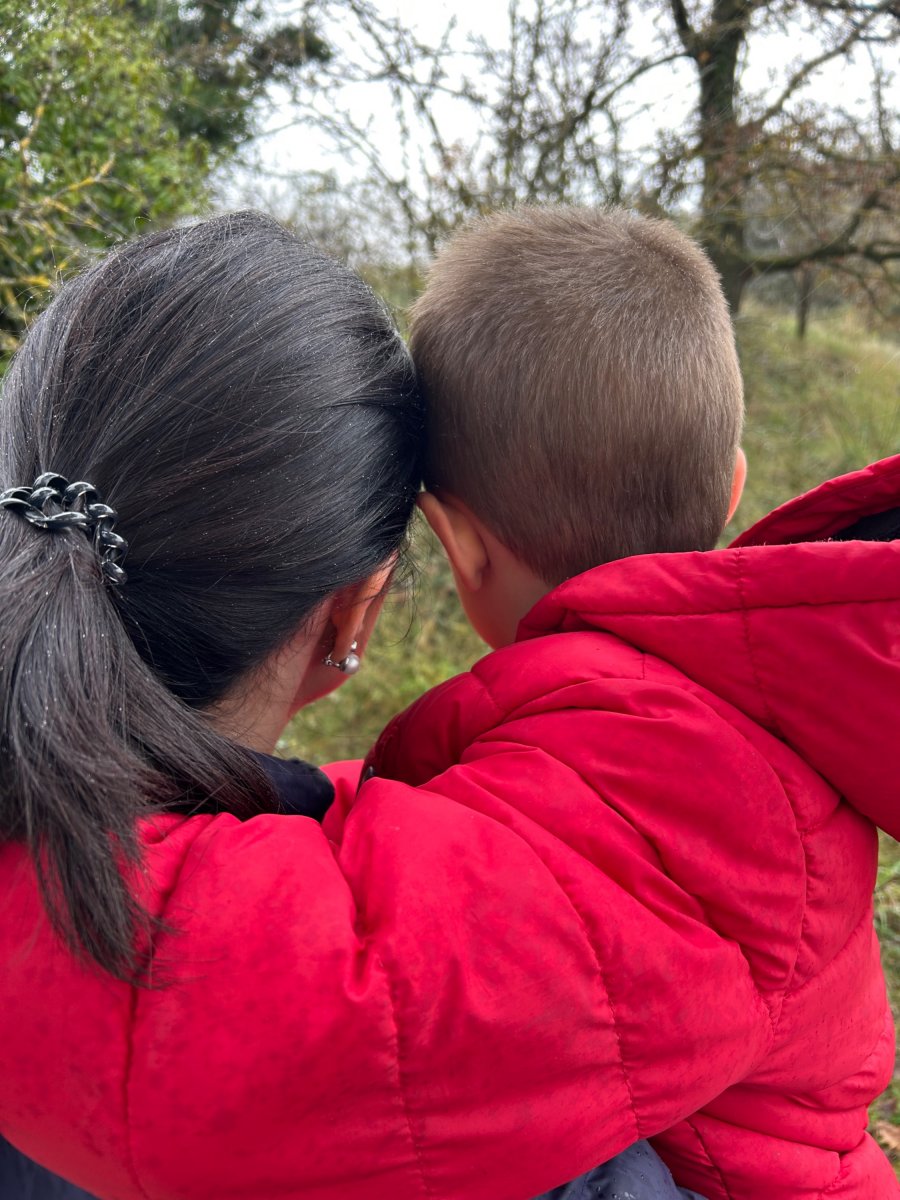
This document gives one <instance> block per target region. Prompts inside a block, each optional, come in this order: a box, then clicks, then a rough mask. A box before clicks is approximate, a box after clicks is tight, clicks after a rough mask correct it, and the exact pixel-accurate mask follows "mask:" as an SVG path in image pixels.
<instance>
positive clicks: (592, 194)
mask: <svg viewBox="0 0 900 1200" xmlns="http://www.w3.org/2000/svg"><path fill="white" fill-rule="evenodd" d="M346 3H349V6H350V8H351V10H352V11H353V14H354V17H355V19H356V22H357V30H358V36H357V38H356V48H357V51H358V53H357V55H356V57H355V58H353V59H352V61H351V60H350V59H348V58H347V57H346V56H345V57H344V58H343V59H341V58H340V57H338V58H336V60H335V62H334V63H333V64H332V69H331V78H332V81H333V84H332V86H333V89H334V91H333V94H332V95H331V96H330V97H329V109H328V112H327V113H324V114H323V111H322V109H321V106H317V105H316V104H315V103H312V104H308V105H307V109H306V112H305V114H303V115H304V116H305V119H308V120H313V121H316V122H318V123H319V124H320V126H321V125H324V126H325V127H327V128H329V129H330V130H331V131H332V132H333V134H334V136H335V138H336V140H337V141H338V143H339V144H340V145H341V146H343V147H344V148H345V149H346V150H347V151H348V152H350V153H352V154H354V155H356V156H357V157H359V156H361V157H362V159H363V160H364V161H365V162H366V163H367V165H368V170H369V171H370V173H371V175H372V176H373V177H375V178H378V179H379V180H380V181H381V184H382V186H383V189H384V192H385V194H386V195H388V196H390V197H392V199H393V201H394V203H395V204H396V205H397V207H398V208H399V210H400V211H401V212H402V213H403V215H404V217H405V219H406V222H407V226H408V229H409V231H410V237H411V240H412V241H413V242H415V241H418V242H419V244H421V245H424V247H425V248H426V249H431V248H432V247H433V245H434V243H435V242H436V240H438V238H440V237H441V236H442V235H443V234H444V233H445V232H446V231H447V230H448V229H451V228H452V227H453V226H454V225H455V224H456V223H457V222H458V221H459V220H461V219H463V218H464V217H466V216H468V215H470V214H471V213H474V212H478V211H482V210H484V209H486V208H491V207H494V206H496V205H497V204H503V203H509V202H510V201H512V200H529V201H548V200H585V199H587V200H590V201H593V202H605V201H617V200H623V199H624V200H630V201H632V202H634V203H637V204H638V205H640V206H642V207H643V208H645V209H646V210H647V211H650V212H662V213H669V214H676V215H681V216H684V215H686V214H695V219H694V221H693V229H694V232H695V233H697V235H698V236H699V237H700V239H701V240H702V241H703V243H704V244H705V245H706V247H707V249H708V251H709V253H710V255H711V256H712V258H713V260H714V261H715V263H716V265H717V267H718V268H719V271H720V273H721V275H722V279H723V284H724V287H725V291H726V295H727V296H728V299H729V302H730V304H731V306H732V308H733V309H734V310H735V311H737V309H738V308H739V306H740V303H741V300H742V298H743V294H744V290H745V288H746V285H747V283H748V282H749V281H750V280H751V279H753V278H755V277H757V276H759V275H761V274H765V273H771V272H793V271H796V270H798V269H800V268H803V267H805V266H807V265H808V264H812V263H828V264H829V268H830V269H831V270H835V269H842V270H846V271H847V272H848V273H853V272H855V273H857V274H859V273H860V272H861V273H862V276H864V277H866V278H868V277H869V276H871V275H872V274H873V273H877V274H878V275H879V276H880V278H881V279H882V281H884V280H887V281H888V283H890V284H891V285H892V286H893V285H896V284H898V281H897V278H896V264H897V263H898V261H900V230H898V225H900V156H898V146H897V121H896V116H894V115H892V114H891V113H890V110H889V107H888V106H887V105H886V104H885V103H884V88H885V83H886V73H885V69H884V65H883V63H884V61H885V59H886V58H887V55H888V54H889V53H890V49H891V48H892V47H894V46H896V45H898V44H900V9H898V6H897V4H896V0H643V3H638V0H614V2H611V3H607V2H604V0H512V2H511V4H510V8H509V26H508V37H507V39H506V43H505V45H503V46H501V47H499V48H497V47H492V46H490V45H488V44H487V43H486V42H485V41H484V40H483V39H482V40H478V39H474V40H473V41H472V42H471V43H470V45H469V46H468V50H467V54H468V57H467V59H466V60H465V61H466V62H467V63H469V64H472V63H474V68H473V67H471V66H469V67H467V68H464V69H462V70H461V69H460V67H459V65H458V64H459V62H460V58H459V47H458V46H457V45H455V44H454V43H453V39H452V30H448V33H447V35H446V36H445V38H444V40H443V41H442V42H441V43H440V44H438V45H436V46H431V47H425V46H423V45H422V44H421V43H420V42H419V41H418V40H417V39H416V37H415V36H413V34H412V33H411V32H410V31H409V30H408V29H405V28H404V27H403V26H402V25H401V24H400V23H399V22H397V21H392V20H389V19H385V18H384V17H383V16H381V15H380V11H379V9H378V7H377V6H375V5H373V4H370V3H368V2H367V0H346ZM346 3H345V6H346ZM773 33H782V34H783V33H790V34H792V35H794V36H795V37H796V38H797V40H798V45H799V46H801V47H804V48H805V53H804V54H803V55H802V56H799V57H797V58H796V59H795V60H793V61H790V62H788V63H786V64H785V65H784V67H783V68H782V70H781V72H780V75H779V77H778V78H776V79H774V80H773V82H772V85H771V86H770V88H768V89H767V90H766V91H765V93H755V92H754V91H752V90H751V89H750V88H749V86H748V85H747V83H746V80H747V77H748V71H747V68H748V65H749V64H751V63H752V61H754V60H755V59H756V57H758V56H759V55H764V54H765V53H766V49H767V41H766V39H767V37H769V36H771V35H772V34H773ZM360 46H362V47H364V49H363V50H362V51H359V47H360ZM854 54H856V55H857V58H858V59H861V58H862V55H863V54H868V55H870V56H871V68H872V80H873V92H872V96H873V99H872V105H871V107H870V110H869V112H868V113H867V114H866V115H865V117H864V119H863V120H862V122H861V121H860V119H859V117H858V116H857V115H856V114H854V113H851V112H846V111H843V110H842V109H841V108H840V107H839V106H838V105H832V106H828V107H826V106H824V105H822V104H821V103H819V104H814V103H813V102H812V101H811V100H810V98H809V90H808V85H809V83H810V81H811V80H812V79H813V78H814V77H815V76H816V74H817V72H818V71H820V70H821V69H822V68H823V67H825V66H826V64H828V63H830V62H833V61H835V60H837V61H842V60H849V58H850V56H852V55H854ZM858 65H859V63H858ZM675 72H680V74H678V75H675V74H674V73H675ZM651 75H653V77H654V79H655V80H659V79H661V78H669V77H672V78H673V79H678V80H682V81H683V84H684V86H686V87H690V88H692V89H693V104H692V115H691V117H690V119H689V120H688V122H687V124H686V126H685V127H684V128H683V129H680V130H679V129H674V128H672V127H668V128H667V127H666V124H665V114H660V116H661V117H662V120H660V122H659V124H660V125H662V127H663V128H662V130H661V132H660V133H659V136H658V138H657V140H656V141H655V143H653V144H641V143H640V142H639V141H637V140H636V135H635V129H636V127H637V122H636V116H638V115H640V113H641V111H642V108H643V107H645V106H642V101H641V96H642V90H643V88H644V86H645V85H646V83H648V82H649V81H650V76H651ZM347 78H351V79H353V80H354V81H357V80H359V79H361V78H367V79H369V80H370V81H372V82H373V83H387V85H388V86H389V87H390V89H391V93H392V96H393V99H394V106H395V111H396V113H397V119H398V128H399V135H400V139H399V140H400V141H401V143H402V144H404V145H405V146H406V147H407V154H406V156H405V157H404V160H403V164H402V167H401V168H400V170H396V169H391V168H389V167H388V166H386V164H385V161H384V156H383V151H382V147H381V146H379V145H378V144H377V143H376V142H375V141H374V140H373V138H372V136H371V133H372V131H371V127H370V125H368V124H367V123H366V122H365V121H362V122H360V121H358V120H357V119H355V116H354V113H353V112H352V111H349V110H348V109H347V108H346V107H345V108H344V109H343V110H341V108H340V103H339V97H340V89H341V85H342V83H343V82H344V81H345V80H346V79H347ZM451 99H452V100H453V101H454V102H455V103H456V104H457V106H463V108H464V109H466V110H467V111H468V114H469V115H468V116H467V117H466V118H465V121H466V122H467V123H468V124H469V126H471V124H472V122H473V115H474V120H476V121H477V123H478V127H479V133H478V134H477V135H476V136H475V137H473V138H469V139H467V140H465V141H463V140H462V139H459V138H458V137H457V138H454V137H453V136H451V135H449V134H448V133H447V129H448V128H449V127H450V125H451V123H452V121H453V120H454V119H457V118H458V113H459V108H457V118H453V117H450V116H448V113H449V111H450V110H449V109H448V102H449V101H450V100H451ZM762 177H764V178H765V180H766V194H767V195H768V196H769V197H770V199H772V200H773V201H775V200H777V201H778V203H779V204H781V203H788V204H790V205H794V206H795V205H796V200H795V199H794V198H792V195H793V196H796V194H797V193H798V192H799V191H805V193H806V194H807V195H813V194H815V195H817V196H818V197H819V202H818V203H817V206H816V208H817V212H818V214H819V219H817V220H816V221H807V222H806V226H805V236H804V238H802V239H801V238H799V237H798V238H797V240H796V241H795V242H794V244H792V246H791V247H790V248H787V247H783V246H776V247H774V248H773V247H772V246H765V245H764V244H763V243H762V241H761V239H760V238H759V237H758V236H757V233H758V228H757V226H758V225H759V224H760V222H761V221H762V220H763V218H762V216H761V214H759V213H758V212H757V213H756V214H754V213H751V212H750V211H749V209H748V197H749V196H750V195H751V193H752V192H753V189H754V188H755V187H756V185H757V184H758V182H759V180H760V179H761V178H762ZM801 177H802V178H801ZM823 181H827V185H826V186H825V187H824V189H823V190H819V191H817V189H819V187H820V185H821V184H822V183H823ZM788 184H790V186H787V185H788ZM825 197H827V199H828V213H827V219H826V214H825V212H824V206H823V203H822V201H823V200H824V198H825ZM786 216H787V212H786V210H784V209H782V210H780V211H779V210H777V209H775V208H773V209H771V210H770V211H769V212H768V213H767V214H766V215H765V218H766V220H768V222H769V225H770V227H772V226H774V224H775V223H776V222H777V221H778V220H783V219H785V218H786ZM754 221H755V222H756V225H754Z"/></svg>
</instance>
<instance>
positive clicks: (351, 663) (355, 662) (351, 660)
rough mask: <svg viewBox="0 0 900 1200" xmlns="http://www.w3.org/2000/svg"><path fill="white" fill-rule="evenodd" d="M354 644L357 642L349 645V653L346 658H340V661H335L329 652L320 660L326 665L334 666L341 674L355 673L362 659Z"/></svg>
mask: <svg viewBox="0 0 900 1200" xmlns="http://www.w3.org/2000/svg"><path fill="white" fill-rule="evenodd" d="M356 646H357V643H356V642H354V643H353V644H352V645H351V647H350V653H349V654H348V655H347V657H346V658H342V659H341V660H340V662H335V661H334V659H333V658H332V657H331V655H330V654H328V655H326V657H325V658H323V659H322V662H323V663H324V664H325V666H326V667H334V668H335V669H336V670H338V671H340V672H341V674H343V675H355V674H356V672H357V671H358V670H359V668H360V667H361V666H362V659H361V658H360V657H359V655H358V654H357V653H356Z"/></svg>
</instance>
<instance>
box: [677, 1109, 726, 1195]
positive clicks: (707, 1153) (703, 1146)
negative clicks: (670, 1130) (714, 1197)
mask: <svg viewBox="0 0 900 1200" xmlns="http://www.w3.org/2000/svg"><path fill="white" fill-rule="evenodd" d="M685 1125H687V1127H688V1129H690V1130H691V1132H692V1133H693V1135H694V1137H695V1138H696V1139H697V1141H698V1142H699V1143H700V1149H701V1150H702V1151H703V1154H704V1156H705V1158H706V1161H707V1163H709V1166H710V1168H711V1169H712V1170H713V1171H714V1172H715V1174H716V1178H717V1179H718V1181H719V1183H720V1184H721V1185H722V1191H723V1192H724V1193H725V1195H726V1196H727V1197H728V1200H734V1198H733V1197H732V1195H731V1189H730V1188H729V1187H728V1184H727V1183H726V1182H725V1176H724V1175H723V1174H722V1169H721V1167H720V1166H719V1164H718V1163H717V1162H716V1160H715V1159H714V1158H713V1156H712V1154H710V1151H709V1147H708V1146H707V1144H706V1141H705V1140H704V1138H703V1134H702V1133H701V1132H700V1130H699V1129H698V1127H697V1126H696V1124H695V1123H694V1122H693V1121H692V1120H690V1119H689V1118H688V1119H687V1120H686V1121H685Z"/></svg>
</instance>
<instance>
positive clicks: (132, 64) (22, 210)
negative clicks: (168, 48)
mask: <svg viewBox="0 0 900 1200" xmlns="http://www.w3.org/2000/svg"><path fill="white" fill-rule="evenodd" d="M115 7H116V6H113V5H110V4H106V3H99V2H98V3H84V2H83V0H59V3H56V4H54V5H52V6H51V5H47V4H43V3H40V2H37V0H2V24H0V197H2V199H0V300H2V312H0V339H2V342H0V353H2V352H9V351H11V350H12V349H14V347H15V341H16V337H17V335H18V334H19V332H20V331H21V329H22V326H23V324H24V322H25V319H26V315H27V313H28V312H29V311H30V310H32V309H33V308H34V307H35V306H37V305H38V304H40V303H42V302H43V301H44V299H45V298H46V296H47V293H48V291H49V289H50V288H51V286H52V285H53V283H54V280H55V277H56V275H57V272H60V271H65V270H66V269H68V268H69V267H70V266H71V265H72V264H73V263H75V262H77V261H78V258H79V255H80V253H81V251H82V249H83V247H84V245H85V244H87V245H95V246H103V245H104V244H106V242H107V239H108V238H111V237H117V236H118V237H125V236H128V235H129V234H131V233H132V232H133V230H134V228H135V226H136V225H137V224H139V223H140V222H141V221H146V220H158V219H161V218H164V217H167V216H169V215H171V214H173V213H178V212H182V211H184V210H185V209H186V208H188V207H190V206H191V205H192V204H195V203H196V202H198V201H199V199H200V196H201V194H202V192H201V186H200V185H201V184H202V180H203V179H204V177H205V174H206V169H207V165H208V149H207V147H206V146H205V145H204V143H203V142H201V141H200V140H199V139H179V138H178V135H177V132H176V130H175V129H174V128H173V127H172V125H171V124H170V123H169V122H168V120H167V115H166V107H167V103H168V100H169V96H170V92H171V84H170V80H169V77H168V74H167V71H166V68H165V66H164V65H163V64H162V63H161V61H160V60H159V57H158V55H157V53H156V45H155V41H154V34H153V29H152V27H150V26H146V27H144V28H138V27H136V26H135V25H134V23H133V22H132V21H130V20H128V19H127V18H125V17H123V15H122V14H121V13H120V12H117V11H115Z"/></svg>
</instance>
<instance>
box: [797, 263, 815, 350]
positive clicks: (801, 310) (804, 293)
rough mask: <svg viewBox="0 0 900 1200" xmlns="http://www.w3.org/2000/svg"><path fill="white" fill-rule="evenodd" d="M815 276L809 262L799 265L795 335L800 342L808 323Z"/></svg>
mask: <svg viewBox="0 0 900 1200" xmlns="http://www.w3.org/2000/svg"><path fill="white" fill-rule="evenodd" d="M815 276H816V272H815V268H814V267H811V266H810V265H809V264H807V265H806V266H804V267H801V268H800V271H799V273H798V275H797V337H798V338H799V339H800V341H801V342H802V341H803V340H804V338H805V337H806V327H807V325H808V323H809V310H810V308H811V306H812V296H813V280H814V279H815Z"/></svg>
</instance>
